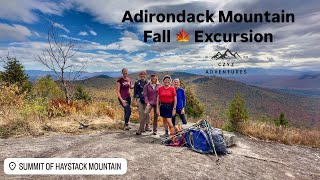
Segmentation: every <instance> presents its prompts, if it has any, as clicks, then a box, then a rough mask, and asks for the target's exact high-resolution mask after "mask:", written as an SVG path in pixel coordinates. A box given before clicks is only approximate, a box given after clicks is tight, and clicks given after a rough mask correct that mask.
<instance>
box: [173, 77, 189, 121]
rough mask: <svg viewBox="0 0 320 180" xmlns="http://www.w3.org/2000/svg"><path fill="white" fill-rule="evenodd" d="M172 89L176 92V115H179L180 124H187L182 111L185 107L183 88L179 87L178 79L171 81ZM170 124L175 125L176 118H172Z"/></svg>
mask: <svg viewBox="0 0 320 180" xmlns="http://www.w3.org/2000/svg"><path fill="white" fill-rule="evenodd" d="M173 87H174V88H175V90H176V93H177V106H176V109H177V114H178V115H179V117H180V119H181V121H182V124H187V120H186V117H185V115H184V113H185V112H184V109H185V107H186V94H185V91H184V89H183V88H181V87H180V80H179V79H174V80H173ZM172 124H173V126H175V125H176V116H173V117H172Z"/></svg>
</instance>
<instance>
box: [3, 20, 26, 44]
mask: <svg viewBox="0 0 320 180" xmlns="http://www.w3.org/2000/svg"><path fill="white" fill-rule="evenodd" d="M31 35H32V32H31V31H30V30H29V29H28V28H27V27H25V26H21V25H18V24H13V25H9V24H3V23H0V41H1V40H18V41H22V40H25V39H27V37H29V36H31Z"/></svg>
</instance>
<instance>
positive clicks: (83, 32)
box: [79, 31, 89, 36]
mask: <svg viewBox="0 0 320 180" xmlns="http://www.w3.org/2000/svg"><path fill="white" fill-rule="evenodd" d="M79 35H80V36H88V35H89V34H88V33H87V32H86V31H80V32H79Z"/></svg>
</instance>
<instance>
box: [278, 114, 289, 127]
mask: <svg viewBox="0 0 320 180" xmlns="http://www.w3.org/2000/svg"><path fill="white" fill-rule="evenodd" d="M274 123H275V125H276V126H284V127H287V126H288V124H289V122H288V120H286V119H285V118H284V113H283V112H281V113H280V115H279V117H278V118H276V119H275V120H274Z"/></svg>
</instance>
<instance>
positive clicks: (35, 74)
mask: <svg viewBox="0 0 320 180" xmlns="http://www.w3.org/2000/svg"><path fill="white" fill-rule="evenodd" d="M25 72H26V74H27V75H28V76H29V79H30V80H31V81H35V80H37V79H38V78H40V77H43V76H46V75H51V76H52V77H53V78H54V79H56V74H55V73H54V72H53V71H42V70H26V71H25ZM66 75H67V76H66V77H69V73H68V72H67V73H66ZM100 75H102V76H103V75H105V76H108V77H118V76H120V75H121V73H120V72H84V73H83V74H82V75H81V76H80V77H79V80H82V79H88V78H91V77H94V76H100Z"/></svg>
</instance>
